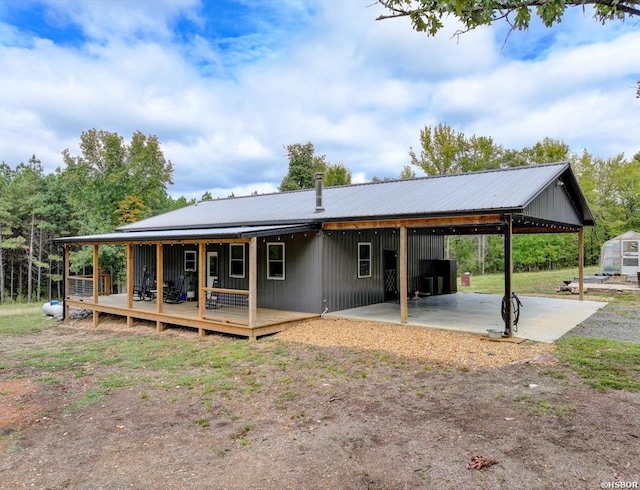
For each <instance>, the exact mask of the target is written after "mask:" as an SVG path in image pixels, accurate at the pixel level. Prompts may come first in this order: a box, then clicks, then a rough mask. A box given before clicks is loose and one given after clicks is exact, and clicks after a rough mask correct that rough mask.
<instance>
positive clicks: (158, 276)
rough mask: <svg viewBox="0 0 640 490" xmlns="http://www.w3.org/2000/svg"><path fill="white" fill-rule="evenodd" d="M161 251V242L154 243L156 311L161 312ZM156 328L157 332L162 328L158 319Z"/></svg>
mask: <svg viewBox="0 0 640 490" xmlns="http://www.w3.org/2000/svg"><path fill="white" fill-rule="evenodd" d="M163 252H164V249H163V246H162V243H156V311H157V312H158V313H162V296H163V294H162V293H163V288H162V284H163V282H164V278H163V270H162V267H163V266H164V255H163ZM156 330H157V331H158V332H162V331H163V330H164V325H163V324H162V322H161V321H160V320H157V321H156Z"/></svg>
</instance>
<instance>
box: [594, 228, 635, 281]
mask: <svg viewBox="0 0 640 490" xmlns="http://www.w3.org/2000/svg"><path fill="white" fill-rule="evenodd" d="M639 251H640V233H636V232H635V231H628V232H626V233H623V234H622V235H620V236H617V237H615V238H612V239H611V240H608V241H606V242H605V243H604V245H602V252H601V254H600V270H601V272H602V273H603V274H620V275H626V276H636V274H638V273H639V272H640V255H639V253H638V252H639Z"/></svg>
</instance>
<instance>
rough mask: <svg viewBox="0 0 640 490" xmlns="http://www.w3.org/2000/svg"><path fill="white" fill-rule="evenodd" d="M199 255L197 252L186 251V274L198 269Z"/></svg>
mask: <svg viewBox="0 0 640 490" xmlns="http://www.w3.org/2000/svg"><path fill="white" fill-rule="evenodd" d="M196 257H197V254H196V251H195V250H185V251H184V270H185V272H194V271H195V270H196V268H197V265H198V261H197V258H196Z"/></svg>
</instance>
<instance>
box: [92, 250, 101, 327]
mask: <svg viewBox="0 0 640 490" xmlns="http://www.w3.org/2000/svg"><path fill="white" fill-rule="evenodd" d="M99 280H100V246H99V245H94V246H93V304H94V305H95V304H97V303H98V294H99V289H98V288H99V286H100V284H99V283H98V281H99ZM99 319H100V312H99V311H97V310H95V309H94V310H93V326H94V327H97V326H98V322H99Z"/></svg>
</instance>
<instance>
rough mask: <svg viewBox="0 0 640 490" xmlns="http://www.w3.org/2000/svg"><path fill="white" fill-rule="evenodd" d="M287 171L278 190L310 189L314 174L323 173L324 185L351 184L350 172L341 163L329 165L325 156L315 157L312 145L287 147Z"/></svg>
mask: <svg viewBox="0 0 640 490" xmlns="http://www.w3.org/2000/svg"><path fill="white" fill-rule="evenodd" d="M286 148H287V155H288V157H289V171H288V172H287V175H285V176H284V178H283V179H282V183H281V184H280V187H279V188H278V190H280V191H282V192H284V191H296V190H299V189H310V188H312V187H314V186H315V176H314V175H315V173H316V172H323V173H324V174H325V175H324V185H325V186H327V187H330V186H334V185H347V184H350V183H351V171H350V170H349V169H348V168H347V167H345V166H344V164H342V163H336V164H330V163H327V161H326V156H325V155H316V154H315V148H314V146H313V143H311V142H310V141H309V142H307V143H306V144H304V145H301V144H300V143H296V144H293V145H289V146H287V147H286Z"/></svg>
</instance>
